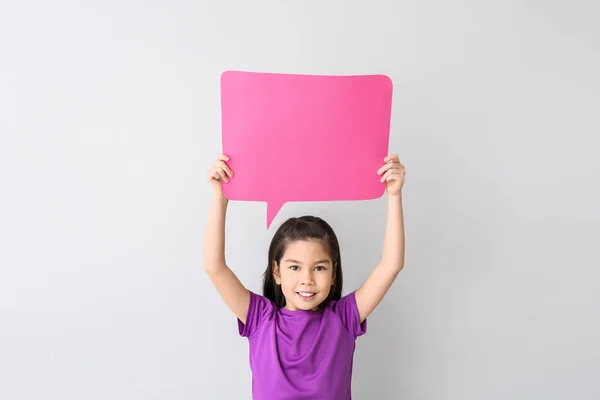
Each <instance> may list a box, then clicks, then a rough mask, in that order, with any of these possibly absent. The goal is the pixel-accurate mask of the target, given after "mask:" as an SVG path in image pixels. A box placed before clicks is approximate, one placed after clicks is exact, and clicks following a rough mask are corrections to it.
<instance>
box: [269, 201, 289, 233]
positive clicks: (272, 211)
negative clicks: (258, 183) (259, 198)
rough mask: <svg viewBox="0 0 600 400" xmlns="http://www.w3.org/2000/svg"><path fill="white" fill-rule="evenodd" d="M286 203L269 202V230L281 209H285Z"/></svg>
mask: <svg viewBox="0 0 600 400" xmlns="http://www.w3.org/2000/svg"><path fill="white" fill-rule="evenodd" d="M284 204H285V203H269V202H267V229H269V227H270V226H271V223H272V222H273V220H274V219H275V217H276V216H277V213H278V212H279V210H281V207H283V205H284Z"/></svg>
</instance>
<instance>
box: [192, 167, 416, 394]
mask: <svg viewBox="0 0 600 400" xmlns="http://www.w3.org/2000/svg"><path fill="white" fill-rule="evenodd" d="M228 161H229V158H228V157H227V156H224V155H219V157H218V159H217V162H216V163H215V164H214V165H213V166H212V168H211V169H210V171H209V172H208V173H207V179H208V181H209V182H210V184H211V186H212V190H213V196H212V201H211V206H210V215H209V219H208V224H207V227H206V233H205V236H204V268H205V270H206V272H207V273H208V275H209V277H210V279H211V281H212V283H213V285H214V286H215V288H216V289H217V291H218V292H219V294H220V296H221V297H222V298H223V300H224V301H225V304H227V306H228V307H229V308H230V309H231V311H232V312H233V313H234V314H235V315H236V316H237V318H238V329H239V333H240V335H241V336H244V337H247V338H248V340H249V346H250V367H251V369H252V398H253V399H255V400H263V399H266V400H284V399H293V400H301V399H311V400H312V399H336V400H337V399H340V400H342V399H343V400H346V399H351V379H352V361H353V355H354V345H355V340H356V338H357V337H359V336H361V335H363V334H364V333H365V332H366V328H367V323H366V319H367V316H368V315H369V314H370V313H371V312H372V311H373V310H374V309H375V307H376V306H377V305H378V304H379V302H380V301H381V299H382V298H383V296H384V295H385V294H386V292H387V291H388V289H389V288H390V286H391V285H392V283H393V282H394V280H395V278H396V276H397V275H398V273H399V272H400V270H402V267H403V266H404V221H403V214H402V186H403V184H404V176H405V169H404V166H403V165H402V164H401V163H400V160H399V159H398V156H397V155H391V156H388V157H386V158H385V159H384V160H383V161H384V164H383V166H382V167H381V168H380V169H379V170H378V171H373V179H375V172H377V175H379V176H380V182H382V184H383V183H384V182H385V185H386V191H387V194H388V206H387V222H386V230H385V238H384V242H383V254H382V257H381V262H380V263H379V264H378V265H377V267H375V269H374V270H373V272H372V273H371V275H370V276H369V278H368V279H367V280H366V281H365V282H364V284H363V285H362V286H361V287H360V288H358V289H357V290H356V291H354V292H352V293H350V294H348V295H346V296H344V297H342V296H341V293H342V260H341V256H340V248H339V244H338V240H337V237H336V235H335V233H334V232H333V230H332V229H331V227H330V226H329V225H328V224H327V223H326V222H325V221H323V220H322V219H320V218H317V217H311V216H305V217H300V218H290V219H288V220H287V221H285V222H284V223H283V224H282V225H281V226H280V227H279V229H278V230H277V232H276V233H275V235H274V237H273V240H272V242H271V245H270V247H269V256H268V265H267V269H266V271H265V273H264V281H263V295H262V296H260V295H258V294H255V293H253V292H251V291H248V289H246V288H245V287H244V286H243V285H242V283H241V282H240V281H239V280H238V278H237V277H236V276H235V274H234V273H233V272H232V271H231V269H229V267H228V266H227V264H226V262H225V213H226V210H227V204H228V200H227V199H226V198H224V197H223V191H222V184H223V182H225V184H227V183H228V182H229V179H230V178H231V177H233V171H231V169H230V168H229V166H228V165H227V162H228Z"/></svg>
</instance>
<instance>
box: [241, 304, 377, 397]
mask: <svg viewBox="0 0 600 400" xmlns="http://www.w3.org/2000/svg"><path fill="white" fill-rule="evenodd" d="M238 328H239V333H240V335H241V336H243V337H247V338H248V341H249V344H250V368H251V369H252V398H253V399H254V400H287V399H290V400H291V399H293V400H302V399H311V400H325V399H327V400H350V399H351V398H352V396H351V390H350V389H351V381H352V360H353V357H354V346H355V340H356V338H357V337H358V336H361V335H363V334H364V333H365V332H366V331H367V321H366V320H365V321H364V322H363V323H362V324H361V323H360V318H359V316H358V308H357V307H356V299H355V297H354V292H352V293H350V294H348V295H347V296H345V297H343V298H342V299H340V300H338V301H330V303H329V304H328V306H327V307H326V308H325V309H324V310H323V311H304V310H298V311H289V310H286V309H285V308H281V309H280V308H278V307H277V305H276V304H275V303H273V302H271V301H270V300H268V299H267V298H266V297H263V296H259V295H257V294H255V293H253V292H250V306H249V307H248V315H247V317H246V324H245V325H244V324H243V323H242V322H241V321H240V320H239V319H238Z"/></svg>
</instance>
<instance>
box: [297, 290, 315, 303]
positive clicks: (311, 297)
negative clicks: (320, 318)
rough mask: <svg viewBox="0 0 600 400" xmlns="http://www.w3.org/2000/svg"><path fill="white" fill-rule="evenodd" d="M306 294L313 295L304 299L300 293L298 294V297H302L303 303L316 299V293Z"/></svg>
mask: <svg viewBox="0 0 600 400" xmlns="http://www.w3.org/2000/svg"><path fill="white" fill-rule="evenodd" d="M304 293H312V296H310V297H304V296H302V295H301V294H300V292H296V295H297V296H298V297H300V298H301V299H302V300H303V301H311V300H312V299H314V298H315V296H316V293H313V292H304Z"/></svg>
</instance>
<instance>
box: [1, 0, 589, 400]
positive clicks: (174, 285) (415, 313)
mask: <svg viewBox="0 0 600 400" xmlns="http://www.w3.org/2000/svg"><path fill="white" fill-rule="evenodd" d="M599 20H600V6H599V5H598V3H597V2H594V1H571V2H567V1H563V2H560V1H552V2H548V1H441V0H438V1H432V0H425V1H391V0H389V1H369V2H367V1H362V2H358V1H341V0H339V1H295V2H292V1H271V2H268V1H236V2H227V1H219V2H217V1H212V2H208V1H204V2H198V1H196V2H194V1H186V2H182V1H171V2H167V1H163V2H158V1H153V2H150V1H145V2H144V1H130V0H128V1H114V0H112V1H103V2H100V1H97V2H76V1H71V2H69V1H54V2H50V1H48V2H16V1H14V2H11V1H2V3H1V7H0V46H1V47H0V57H1V60H0V132H1V136H0V187H1V196H0V398H1V399H6V400H16V399H36V400H37V399H61V400H67V399H77V400H80V399H86V400H87V399H128V400H133V399H249V398H250V388H251V375H250V370H249V366H248V353H247V342H246V340H245V339H242V338H240V337H239V336H238V334H237V328H236V321H235V318H234V317H233V316H232V314H230V313H229V312H228V310H227V309H226V307H225V306H224V305H223V304H222V303H221V301H220V298H219V297H218V295H217V293H216V291H215V290H214V289H213V288H212V286H211V285H210V283H209V281H208V279H207V277H206V276H205V274H204V271H203V268H202V254H201V252H202V239H203V230H204V225H205V222H206V217H207V212H208V204H209V198H210V192H209V187H208V185H207V184H206V183H205V180H204V174H205V172H206V170H207V169H208V168H209V166H210V164H211V163H212V162H213V159H214V156H215V155H216V154H217V153H218V152H220V150H221V148H220V93H219V77H220V74H221V72H222V71H224V70H226V69H241V70H249V71H270V72H287V73H318V74H370V73H384V74H387V75H389V76H390V77H391V78H392V79H393V81H394V85H395V86H394V89H395V91H394V98H393V115H392V136H391V141H390V149H391V151H392V152H398V153H399V154H400V156H401V159H402V161H403V162H404V163H405V165H406V168H407V179H406V184H405V190H404V207H405V219H406V237H407V245H406V264H405V269H404V271H403V272H402V273H401V275H400V276H399V278H398V280H397V283H396V284H395V286H394V287H393V288H392V290H391V292H390V293H389V296H388V297H387V298H386V299H385V300H384V302H383V303H382V305H381V306H380V308H378V309H377V310H376V311H375V313H374V314H372V316H371V317H370V318H369V332H368V334H367V335H366V336H363V337H362V338H360V339H359V340H358V348H357V351H356V357H355V373H354V385H353V387H354V398H356V399H412V400H417V399H419V400H425V399H431V400H465V399H473V400H480V399H498V400H505V399H527V400H531V399H544V400H549V399H577V400H583V399H598V398H600V389H599V388H598V376H599V374H600V346H599V344H598V339H599V337H600V307H599V305H600V295H599V294H598V291H597V286H598V280H599V279H600V262H599V261H598V260H599V258H598V247H599V246H598V245H599V244H600V234H599V232H598V227H599V223H600V211H599V209H600V207H599V204H600V191H599V189H598V182H599V178H598V174H599V172H600V162H599V161H598V158H597V152H598V146H599V145H600V141H599V140H598V134H599V132H600V129H599V128H600V123H599V121H598V108H599V104H600V95H599V92H600V79H599V77H598V71H599V70H600V52H599V49H600V29H599V28H598V21H599ZM351 156H352V155H351V154H349V155H348V157H351ZM273 157H285V154H274V155H273ZM265 173H268V171H265ZM265 213H266V206H265V204H264V203H238V202H235V203H231V204H230V210H229V215H228V222H227V228H228V230H227V235H228V236H227V258H228V262H229V263H230V265H231V267H232V268H233V269H234V271H235V272H236V273H237V274H238V275H239V277H240V278H241V280H242V281H243V282H244V283H245V284H246V285H247V286H248V287H249V288H250V289H252V290H259V288H260V278H261V274H262V272H263V269H264V267H265V262H266V250H267V246H268V242H269V240H270V238H271V236H272V234H273V232H274V229H275V228H276V226H277V225H278V224H279V223H281V222H282V221H283V220H284V219H285V218H287V217H290V216H294V215H299V214H305V213H311V214H317V215H320V216H322V217H324V218H326V219H327V220H328V221H330V223H331V224H332V225H333V227H334V229H335V230H336V231H337V233H338V234H339V237H340V240H341V245H342V252H343V253H342V257H343V260H344V264H345V265H344V268H345V271H344V273H345V278H346V282H345V283H346V284H345V290H344V292H345V293H347V292H349V291H350V290H353V289H355V288H356V287H357V286H358V285H359V284H360V283H361V282H362V281H363V280H364V279H365V278H366V277H367V275H368V274H369V272H370V270H371V268H372V267H373V266H374V265H375V263H376V262H377V261H378V260H379V256H380V251H381V244H382V238H383V228H384V221H385V198H381V199H378V200H374V201H364V202H341V203H314V204H287V205H285V206H284V207H283V209H282V211H281V212H280V214H279V215H278V217H277V219H276V220H275V221H274V225H273V226H272V227H271V229H270V230H269V231H267V230H266V229H265V226H266V216H265Z"/></svg>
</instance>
